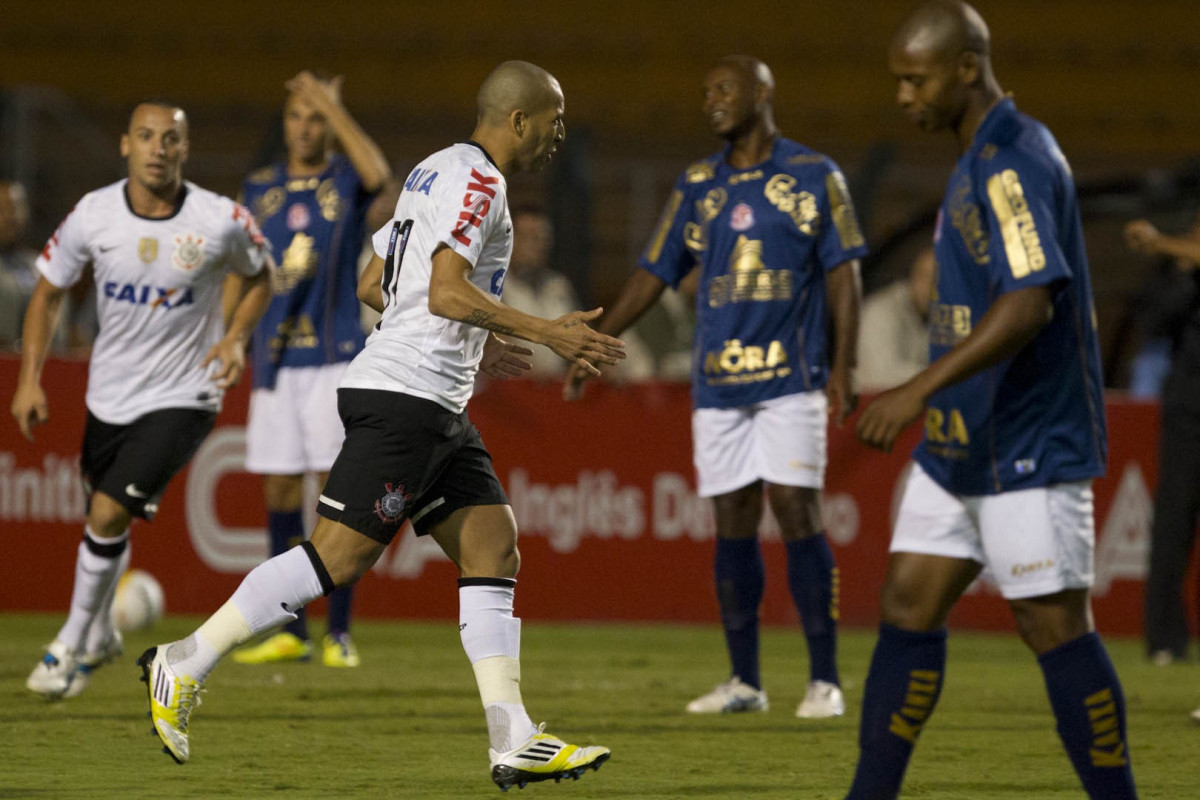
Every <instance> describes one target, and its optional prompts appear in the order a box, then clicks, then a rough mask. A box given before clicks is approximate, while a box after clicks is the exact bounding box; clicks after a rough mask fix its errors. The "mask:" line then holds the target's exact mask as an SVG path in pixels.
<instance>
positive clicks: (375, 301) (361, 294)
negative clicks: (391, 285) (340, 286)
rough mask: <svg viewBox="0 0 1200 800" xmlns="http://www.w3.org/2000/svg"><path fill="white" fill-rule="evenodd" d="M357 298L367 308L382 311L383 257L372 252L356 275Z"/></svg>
mask: <svg viewBox="0 0 1200 800" xmlns="http://www.w3.org/2000/svg"><path fill="white" fill-rule="evenodd" d="M357 294H358V300H359V302H361V303H362V304H364V305H365V306H366V307H367V308H370V309H373V310H375V311H378V312H379V313H380V314H382V313H383V259H382V258H380V257H379V256H377V255H374V254H372V255H371V260H370V261H368V262H367V266H366V267H365V268H364V269H363V271H362V274H361V275H359V276H358V292H357Z"/></svg>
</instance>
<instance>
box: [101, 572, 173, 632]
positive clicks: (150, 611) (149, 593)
mask: <svg viewBox="0 0 1200 800" xmlns="http://www.w3.org/2000/svg"><path fill="white" fill-rule="evenodd" d="M165 609H166V603H165V602H164V599H163V590H162V586H161V585H160V584H159V582H158V581H156V580H155V579H154V576H153V575H151V574H150V573H149V572H146V571H145V570H141V569H131V570H129V571H128V572H126V573H125V574H124V575H122V576H121V580H120V581H118V582H117V593H116V595H115V596H114V597H113V604H112V620H113V625H114V626H115V627H116V629H117V630H119V631H121V632H126V631H140V630H144V629H146V628H149V627H150V626H152V625H153V624H154V623H156V622H158V621H159V620H160V619H162V615H163V611H164V610H165Z"/></svg>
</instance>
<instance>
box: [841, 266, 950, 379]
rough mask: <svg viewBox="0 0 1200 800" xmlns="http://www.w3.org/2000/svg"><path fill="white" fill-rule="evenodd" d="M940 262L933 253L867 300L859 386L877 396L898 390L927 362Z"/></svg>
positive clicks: (860, 343) (860, 345) (860, 344)
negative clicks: (877, 393) (932, 305)
mask: <svg viewBox="0 0 1200 800" xmlns="http://www.w3.org/2000/svg"><path fill="white" fill-rule="evenodd" d="M936 273H937V262H936V261H935V260H934V257H933V248H932V247H928V248H925V249H923V250H922V251H921V252H920V253H919V254H918V255H917V257H916V259H915V260H914V261H913V264H912V267H911V268H910V269H909V273H908V279H907V280H897V281H894V282H892V283H891V284H889V285H888V286H886V287H884V288H883V289H880V290H879V291H877V292H875V293H874V294H872V295H870V296H868V297H867V298H866V299H865V300H863V306H862V315H861V318H860V319H861V322H860V323H859V333H858V370H857V377H858V385H859V387H860V388H861V389H862V390H863V391H867V392H877V391H882V390H884V389H891V388H892V387H893V386H899V385H900V384H902V383H904V382H905V381H906V380H908V379H909V378H911V377H912V376H913V375H916V374H917V373H918V372H920V371H921V370H922V369H924V368H925V365H926V364H928V363H929V304H930V302H931V301H932V299H933V290H934V281H935V279H936Z"/></svg>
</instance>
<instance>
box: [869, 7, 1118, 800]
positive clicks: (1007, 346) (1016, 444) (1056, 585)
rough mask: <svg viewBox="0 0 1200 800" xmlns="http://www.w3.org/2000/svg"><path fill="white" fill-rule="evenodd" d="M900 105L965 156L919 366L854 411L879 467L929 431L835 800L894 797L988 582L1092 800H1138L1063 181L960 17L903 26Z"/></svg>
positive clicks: (1083, 295) (1059, 160)
mask: <svg viewBox="0 0 1200 800" xmlns="http://www.w3.org/2000/svg"><path fill="white" fill-rule="evenodd" d="M888 62H889V66H890V68H891V71H892V72H893V74H894V75H895V77H896V80H897V102H898V103H899V105H900V107H901V108H902V109H903V110H904V111H905V112H906V113H907V114H908V115H909V117H911V118H912V120H913V121H914V122H916V123H917V124H918V125H919V126H920V127H921V128H922V129H923V130H926V131H930V132H932V131H941V130H951V131H953V132H954V134H955V135H956V137H957V139H958V143H959V147H960V150H961V152H962V155H961V157H960V159H959V161H958V164H957V165H956V167H955V169H954V173H953V174H952V175H951V177H950V183H949V187H948V189H947V191H946V195H945V199H944V201H943V203H942V208H941V213H940V216H939V220H938V224H937V228H936V231H935V234H934V248H935V253H936V258H937V268H938V279H937V289H936V294H935V296H934V304H933V308H932V313H931V318H932V325H931V331H930V356H931V358H930V361H931V363H930V365H929V367H928V368H926V369H925V370H923V371H922V372H920V373H919V374H917V375H916V376H915V377H913V378H912V379H911V380H909V381H908V382H907V383H904V384H902V385H901V386H899V387H897V388H896V389H893V390H891V391H889V392H885V393H884V394H881V395H880V396H879V397H877V398H876V399H875V401H874V402H872V403H871V404H870V405H869V406H868V407H867V408H866V409H865V410H864V411H863V413H862V416H861V417H860V419H859V421H858V425H857V431H858V435H859V437H860V438H861V439H862V441H863V442H865V443H866V444H868V445H871V446H873V447H877V448H880V449H883V450H890V449H891V447H892V446H893V444H894V443H895V441H896V437H897V436H898V435H899V434H900V432H901V431H902V430H903V429H904V428H906V427H907V426H908V425H910V424H911V423H912V422H914V421H915V420H917V419H918V418H920V417H924V422H925V438H924V440H923V441H922V442H921V444H920V445H919V446H918V447H917V449H916V452H915V453H914V454H913V461H914V462H915V463H914V464H913V466H912V472H911V474H910V476H909V479H908V481H907V484H906V486H905V488H904V494H903V499H902V500H901V504H900V509H899V513H898V515H897V518H896V522H895V530H894V532H893V537H892V544H891V559H890V562H889V566H888V574H887V578H886V581H885V583H884V587H883V592H882V601H881V602H882V615H881V616H882V624H881V626H880V632H879V642H878V644H877V645H876V648H875V654H874V657H873V659H872V662H871V668H870V673H869V675H868V677H867V683H866V687H865V692H864V697H863V712H862V723H861V727H860V732H859V744H860V747H861V754H860V756H859V761H858V769H857V771H856V773H855V776H854V784H853V786H852V787H851V789H850V793H849V795H848V798H849V800H867V798H871V799H872V800H877V799H878V798H893V797H896V796H897V795H898V794H899V792H900V784H901V781H902V779H903V777H904V771H905V768H906V767H907V765H908V760H909V757H910V756H911V754H912V750H913V747H914V746H915V745H916V741H917V737H918V736H919V735H920V733H921V730H922V729H923V728H924V726H925V723H926V722H927V721H928V718H929V715H930V714H931V713H932V712H933V709H934V706H935V705H936V703H937V699H938V695H939V694H940V692H941V688H942V681H943V676H944V674H945V671H946V617H947V615H948V613H949V611H950V609H951V607H952V606H953V605H954V603H955V602H956V601H957V600H958V598H959V597H960V596H961V595H962V593H963V591H964V590H965V589H966V588H967V586H968V585H969V584H970V583H971V582H972V581H973V580H974V579H975V577H976V576H977V575H978V574H979V573H980V570H981V569H982V568H983V567H984V566H987V567H988V568H989V569H990V571H991V573H992V575H993V576H994V578H995V579H996V581H997V583H998V584H999V588H1000V591H1001V593H1002V594H1003V595H1004V597H1005V599H1007V600H1008V603H1009V606H1010V607H1011V608H1012V612H1013V616H1014V617H1015V619H1016V623H1017V630H1018V631H1019V633H1020V635H1021V638H1022V639H1023V640H1024V641H1025V643H1026V644H1027V645H1028V646H1029V648H1030V649H1031V650H1032V651H1033V652H1034V653H1035V654H1036V655H1037V659H1038V664H1039V666H1040V667H1041V669H1042V673H1043V676H1044V677H1045V683H1046V689H1047V691H1048V693H1049V696H1050V705H1051V707H1052V708H1053V710H1054V715H1055V717H1056V719H1057V722H1058V733H1059V736H1060V738H1061V739H1062V742H1063V745H1064V746H1065V748H1066V750H1067V754H1068V756H1069V757H1070V759H1071V763H1072V764H1073V765H1074V767H1075V771H1076V773H1077V774H1078V775H1079V778H1080V780H1081V781H1082V782H1083V786H1084V788H1085V789H1086V791H1087V793H1088V796H1090V797H1093V798H1101V797H1102V798H1132V797H1135V796H1136V790H1135V788H1134V783H1133V773H1132V771H1131V769H1130V761H1129V758H1130V756H1129V750H1128V747H1127V743H1126V738H1125V701H1124V697H1123V695H1122V692H1121V683H1120V680H1119V679H1118V678H1117V674H1116V671H1115V670H1114V669H1113V665H1112V663H1111V662H1110V661H1109V658H1108V654H1107V652H1106V651H1105V649H1104V645H1103V644H1102V643H1101V641H1100V638H1099V637H1098V636H1097V635H1096V632H1095V629H1094V627H1093V623H1092V617H1091V611H1090V603H1089V587H1090V586H1091V583H1092V560H1093V559H1092V556H1093V547H1094V528H1095V525H1094V519H1093V498H1092V489H1091V482H1092V479H1093V478H1095V477H1097V476H1099V475H1101V474H1102V473H1103V472H1104V464H1105V457H1106V450H1107V442H1106V432H1105V420H1104V396H1103V393H1102V384H1101V377H1100V375H1101V373H1100V357H1099V351H1098V348H1097V343H1096V325H1095V319H1094V312H1093V308H1092V290H1091V281H1090V278H1089V276H1088V264H1087V256H1086V254H1085V252H1084V242H1083V232H1082V229H1081V225H1080V217H1079V207H1078V203H1077V201H1076V196H1075V185H1074V182H1073V180H1072V177H1071V171H1070V168H1069V167H1068V166H1067V162H1066V160H1065V159H1064V157H1063V154H1062V152H1061V151H1060V150H1059V148H1058V145H1057V143H1056V142H1055V140H1054V137H1053V136H1051V134H1050V132H1049V131H1048V130H1047V129H1046V128H1045V126H1043V125H1042V124H1041V123H1039V122H1037V121H1036V120H1034V119H1031V118H1030V117H1027V116H1025V115H1024V114H1022V113H1020V112H1019V111H1018V110H1017V108H1016V105H1015V104H1014V102H1013V100H1012V98H1010V97H1006V96H1005V95H1004V93H1003V92H1002V91H1001V89H1000V86H999V84H998V83H997V81H996V78H995V76H994V75H993V73H992V67H991V62H990V59H989V37H988V30H987V26H986V25H985V23H984V21H983V19H982V18H981V17H980V16H979V14H978V13H976V11H975V10H974V9H972V8H971V7H970V6H968V5H966V4H964V3H961V2H957V1H956V0H937V1H936V2H930V3H926V4H924V5H922V6H920V7H919V8H917V9H916V10H915V11H913V12H912V13H911V14H910V15H909V17H908V18H907V19H906V20H905V21H904V22H903V23H902V24H901V26H900V28H899V29H898V31H897V32H896V35H895V37H894V39H893V40H892V45H891V50H890V53H889V59H888Z"/></svg>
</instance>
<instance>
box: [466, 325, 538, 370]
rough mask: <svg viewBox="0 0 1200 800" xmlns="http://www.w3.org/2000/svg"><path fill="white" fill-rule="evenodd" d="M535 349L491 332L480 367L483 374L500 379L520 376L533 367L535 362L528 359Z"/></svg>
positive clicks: (484, 346)
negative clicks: (506, 339) (514, 342)
mask: <svg viewBox="0 0 1200 800" xmlns="http://www.w3.org/2000/svg"><path fill="white" fill-rule="evenodd" d="M532 355H533V351H532V350H530V349H529V348H528V347H524V346H522V345H519V344H513V343H512V342H509V341H505V340H504V339H501V338H500V337H499V336H497V335H496V334H494V333H489V334H488V337H487V341H486V342H484V344H483V358H482V359H480V361H479V369H480V371H482V372H483V374H485V375H488V376H490V377H492V378H499V379H500V380H507V379H508V378H519V377H521V375H523V374H524V373H525V372H526V371H527V370H530V369H533V363H532V362H530V361H526V360H525V358H526V357H527V356H532Z"/></svg>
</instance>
